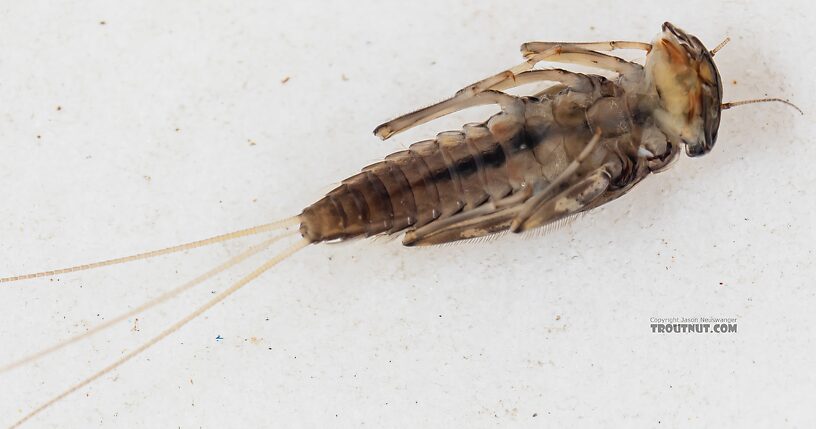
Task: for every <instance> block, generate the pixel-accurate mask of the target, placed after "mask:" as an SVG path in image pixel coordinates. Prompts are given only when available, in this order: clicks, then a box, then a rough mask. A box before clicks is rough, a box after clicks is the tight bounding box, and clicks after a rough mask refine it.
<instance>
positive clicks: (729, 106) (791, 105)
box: [720, 98, 805, 115]
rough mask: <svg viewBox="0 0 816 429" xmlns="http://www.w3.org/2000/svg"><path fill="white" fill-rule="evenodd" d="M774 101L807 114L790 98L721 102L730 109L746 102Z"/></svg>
mask: <svg viewBox="0 0 816 429" xmlns="http://www.w3.org/2000/svg"><path fill="white" fill-rule="evenodd" d="M774 101H775V102H779V103H784V104H787V105H788V106H790V107H793V108H794V109H796V110H798V111H799V113H800V114H802V115H804V114H805V112H803V111H802V109H800V108H799V106H797V105H795V104H793V103H791V102H790V101H788V100H783V99H781V98H757V99H754V100H742V101H731V102H729V103H723V104H721V105H720V108H721V109H722V110H728V109H730V108H732V107H737V106H743V105H746V104H754V103H769V102H774Z"/></svg>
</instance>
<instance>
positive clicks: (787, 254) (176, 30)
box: [0, 0, 816, 428]
mask: <svg viewBox="0 0 816 429" xmlns="http://www.w3.org/2000/svg"><path fill="white" fill-rule="evenodd" d="M548 3H549V2H543V1H502V2H464V1H438V0H437V1H414V2H375V1H357V2H354V5H353V6H350V3H347V6H340V5H339V4H338V5H329V4H328V2H319V1H303V2H264V1H243V2H240V6H239V5H233V6H231V5H225V4H221V3H219V2H211V1H207V2H197V1H180V0H178V1H172V2H167V1H163V2H158V1H147V2H139V3H138V4H136V3H131V4H130V5H125V4H124V3H122V2H113V3H112V2H103V1H82V2H80V1H73V2H61V3H54V2H45V1H42V2H6V3H5V4H4V5H3V6H2V7H0V100H2V102H0V148H2V151H0V184H2V191H1V192H0V195H1V196H0V199H2V204H0V275H10V274H16V273H19V272H28V271H36V270H40V269H45V268H53V267H57V266H64V265H71V264H75V263H82V262H88V261H92V260H98V259H102V258H107V257H112V256H119V255H125V254H129V253H134V252H138V251H143V250H148V249H152V248H156V247H161V246H165V245H170V244H175V243H179V242H182V241H188V240H194V239H198V238H202V237H205V236H209V235H213V234H217V233H221V232H226V231H230V230H234V229H239V228H243V227H247V226H251V225H256V224H260V223H265V222H268V221H270V220H273V219H276V218H280V217H284V216H287V215H291V214H295V213H296V212H297V211H299V210H300V209H301V208H302V207H304V206H305V205H307V204H309V203H310V202H312V201H313V200H315V199H316V198H318V197H319V196H320V195H321V194H322V193H323V192H325V191H326V190H328V189H329V188H330V187H331V186H332V184H333V183H335V182H337V181H339V180H340V179H342V178H343V177H345V176H348V175H350V174H352V173H354V172H355V171H356V170H357V169H358V168H360V167H361V166H363V165H366V164H369V163H371V162H373V161H376V160H378V159H380V158H381V157H382V156H384V155H386V154H387V153H389V152H393V151H395V150H398V149H401V148H404V147H405V146H407V145H408V144H409V143H410V142H412V141H414V140H419V139H421V138H424V137H427V136H432V135H434V134H435V133H436V132H437V131H441V130H444V129H451V128H456V127H458V126H459V125H460V124H461V123H464V122H467V121H471V120H477V119H480V118H483V117H486V116H485V115H487V114H489V113H490V110H489V109H485V110H479V111H475V112H466V113H464V114H460V115H454V116H452V117H450V118H446V119H444V120H440V121H437V122H434V123H431V124H428V125H426V126H423V127H421V128H420V129H417V130H413V131H411V132H409V133H406V134H405V135H401V136H399V137H397V138H395V139H394V140H393V141H387V142H380V141H379V140H377V139H376V138H375V137H374V136H373V135H371V130H372V129H373V128H374V126H376V125H377V124H379V123H380V122H382V121H384V120H386V119H389V118H391V117H393V116H395V115H397V114H400V113H404V112H406V111H408V110H411V109H413V108H415V107H418V106H421V105H426V104H429V103H431V102H434V101H436V100H439V99H441V98H443V97H446V96H448V95H450V94H452V93H453V92H454V91H455V90H457V89H459V88H460V87H462V86H463V85H465V84H467V83H470V82H472V81H475V80H478V79H480V78H482V77H485V76H487V75H489V74H491V73H495V72H497V71H500V70H502V69H503V68H504V67H506V66H509V65H513V64H515V63H517V62H518V60H519V58H520V57H519V54H518V51H517V49H518V46H519V44H520V43H521V42H524V41H528V40H595V39H597V40H602V39H610V38H615V39H637V40H651V38H652V37H653V36H654V35H655V34H656V33H657V32H658V31H659V26H660V24H661V23H662V22H663V21H664V20H671V21H673V22H674V23H676V24H677V25H679V26H681V27H683V28H685V29H686V30H688V31H690V32H691V33H693V34H695V35H697V36H699V37H700V38H701V39H702V40H703V41H704V42H705V43H706V44H707V45H708V46H710V47H711V46H714V45H716V44H717V43H718V42H720V41H721V40H722V39H723V38H724V37H725V36H731V37H732V38H733V41H732V42H731V44H730V45H728V47H726V48H725V49H724V50H723V51H722V52H721V53H720V54H719V55H718V56H717V62H718V64H719V68H720V72H721V74H722V76H723V79H724V82H725V93H726V96H725V98H726V99H727V100H735V99H744V98H750V97H756V96H765V95H770V96H781V97H789V98H791V99H793V100H794V101H796V102H797V103H798V104H799V105H800V106H801V107H802V108H803V109H804V110H805V111H806V113H807V114H806V115H805V116H799V115H798V114H796V112H795V111H793V110H791V109H788V108H786V107H784V106H781V105H762V106H755V107H744V108H740V109H735V110H733V111H728V112H725V113H724V118H723V123H722V126H721V128H720V137H719V141H718V145H717V147H716V148H715V150H714V151H713V152H712V153H711V154H710V155H709V156H706V157H703V158H700V159H694V160H691V159H687V158H684V159H682V160H681V161H680V162H679V163H678V165H676V166H675V168H674V169H672V170H671V171H669V172H667V173H664V174H660V175H658V176H654V177H652V178H650V179H649V180H647V181H646V182H645V183H643V184H642V185H640V186H639V187H638V188H637V189H635V190H634V191H633V192H631V193H630V194H629V195H627V196H626V197H624V198H622V199H620V200H618V201H616V202H614V203H612V204H611V205H609V206H607V207H603V208H601V209H599V210H596V211H595V212H593V213H591V214H590V215H588V216H587V217H585V218H584V219H582V220H580V221H578V222H577V223H574V224H573V225H571V226H569V227H566V228H564V229H562V230H559V231H557V232H554V233H551V234H549V235H547V236H545V237H541V238H531V239H526V240H524V239H519V238H517V237H507V238H503V239H500V240H496V241H493V242H490V243H486V244H476V245H466V246H453V247H441V248H432V249H406V248H403V247H401V246H400V244H399V242H398V241H393V242H382V241H380V242H374V243H370V242H366V241H359V242H355V243H351V244H347V245H332V246H324V247H313V248H309V249H307V250H306V251H304V252H302V253H300V254H298V255H297V256H295V257H294V258H292V259H291V260H289V261H287V262H285V263H284V264H282V265H280V266H279V267H277V268H275V269H274V271H273V272H271V273H268V274H267V275H265V276H263V277H262V278H261V279H259V280H258V281H256V282H254V283H253V284H251V285H250V286H249V287H247V288H246V289H244V290H242V291H241V292H240V293H238V294H237V295H235V296H234V297H231V298H230V299H229V300H228V301H226V302H225V303H223V304H221V305H218V306H217V307H216V308H215V309H213V310H212V311H210V312H209V313H207V314H206V316H205V317H203V318H201V319H199V320H196V321H195V322H193V323H191V324H190V325H188V326H187V327H185V328H183V329H182V330H181V331H180V332H178V333H176V334H175V335H173V336H172V337H171V338H168V339H167V340H165V341H164V342H162V343H160V344H159V345H158V346H156V347H155V348H153V349H151V350H150V351H148V352H146V353H145V354H144V355H142V356H140V357H138V358H137V359H135V360H134V361H132V362H130V363H128V364H127V365H125V366H123V367H122V368H120V369H118V370H116V371H114V372H113V373H111V374H109V375H107V376H105V377H104V378H103V379H101V380H99V381H97V382H95V383H93V384H92V385H90V386H88V387H85V388H82V389H80V390H79V391H78V392H76V393H74V394H72V395H71V396H69V397H68V398H66V399H65V400H64V401H62V402H60V403H58V404H57V405H55V406H54V407H52V408H50V409H48V410H47V411H46V412H44V413H43V414H41V415H39V416H37V417H36V418H35V420H32V421H31V424H30V425H29V426H28V427H86V428H87V427H110V428H112V427H182V428H197V427H205V428H218V427H360V426H365V427H417V426H423V427H439V428H447V427H508V426H510V427H598V426H609V427H622V426H626V427H689V426H711V427H746V426H752V425H756V426H758V427H808V426H810V425H811V424H812V422H813V421H814V418H816V412H815V411H814V408H813V406H812V404H813V402H814V399H816V375H814V372H813V370H812V369H813V368H814V364H816V362H814V357H813V356H814V351H816V347H814V340H813V337H814V334H815V333H814V329H813V326H814V322H816V315H815V314H816V313H815V312H814V305H815V304H816V296H814V293H816V292H815V291H816V284H814V283H815V282H816V280H814V279H816V266H814V263H813V261H814V256H816V255H814V246H816V245H814V243H816V233H815V232H814V217H813V213H814V211H816V192H814V189H816V173H814V170H813V162H814V160H816V146H814V144H813V136H814V135H816V132H814V131H816V127H815V126H814V124H816V122H815V121H814V118H816V116H814V115H816V103H814V100H813V95H812V94H814V93H816V84H814V75H813V71H814V69H816V61H815V60H814V54H813V52H812V43H811V40H813V38H814V37H816V31H814V30H813V20H814V13H813V12H812V7H811V6H809V3H807V2H804V1H800V2H768V1H761V2H746V1H731V2H718V3H712V2H706V1H683V2H672V3H663V4H659V5H658V4H650V5H645V4H638V3H637V2H624V1H619V2H613V3H604V4H603V5H602V6H589V5H579V4H576V3H564V4H558V3H553V4H548ZM236 4H237V3H236ZM102 22H104V24H103V23H102ZM287 77H288V78H289V80H288V82H286V83H282V81H283V80H284V79H285V78H287ZM252 242H254V241H253V240H241V241H239V242H234V243H229V244H224V245H218V246H215V247H214V248H207V249H201V250H196V251H192V252H189V253H187V254H184V255H176V256H170V257H164V258H161V259H157V260H151V261H146V262H141V263H134V264H131V265H126V266H119V267H115V268H109V269H103V270H97V271H90V272H86V273H82V274H75V275H66V276H60V277H58V278H54V279H52V280H48V279H45V280H38V281H28V282H21V283H17V284H10V285H2V287H0V338H2V346H0V363H5V362H8V361H9V360H11V359H14V358H17V357H20V356H22V355H24V354H26V353H29V352H33V351H35V350H37V349H39V348H41V347H43V346H45V345H48V344H52V343H53V342H55V341H56V340H58V339H61V338H64V337H65V336H67V335H70V334H75V333H79V332H82V331H83V330H84V329H86V328H87V327H89V326H92V325H94V324H96V323H98V322H99V321H101V320H105V319H107V318H110V317H113V316H114V315H116V314H118V313H120V312H122V311H124V310H126V309H128V308H131V307H133V306H135V305H137V304H138V303H140V302H142V301H143V300H145V299H147V298H149V297H152V296H155V295H156V294H158V293H159V292H161V291H164V290H167V289H168V288H170V287H172V286H175V285H177V284H179V283H182V282H183V281H185V280H187V279H190V278H192V277H194V276H195V275H196V274H198V273H200V272H203V271H205V270H206V269H208V268H210V267H212V266H214V265H215V264H217V263H218V262H220V261H221V260H223V259H225V258H227V257H228V256H229V255H234V254H236V253H237V252H239V251H240V250H241V249H242V248H243V247H244V246H247V245H248V244H250V243H252ZM259 263H260V259H258V260H253V261H252V262H251V263H249V264H246V265H244V266H242V267H241V269H238V270H234V271H233V272H231V273H230V274H228V275H224V276H221V277H219V278H218V279H216V280H213V281H211V282H209V283H207V284H206V285H205V286H203V287H201V288H200V289H197V290H194V291H192V292H190V293H188V294H186V295H184V296H183V297H181V298H179V299H177V300H175V301H173V302H171V303H169V304H167V305H164V306H162V307H160V308H158V309H156V310H154V311H151V312H148V313H146V314H144V315H142V316H140V317H139V319H138V322H137V321H135V320H131V321H130V322H129V323H124V324H122V325H120V326H116V327H115V328H113V329H111V330H110V331H109V332H106V333H105V334H103V335H100V336H97V337H94V338H92V339H91V340H89V341H85V342H83V343H80V344H77V345H75V346H73V347H71V348H69V349H66V350H64V351H63V352H60V353H57V354H55V355H53V356H51V357H49V358H47V359H44V360H41V361H39V362H38V363H36V364H35V365H31V366H28V367H26V368H23V369H18V370H15V371H13V372H9V373H5V374H0V424H2V425H6V424H10V423H11V422H13V421H14V420H16V419H17V418H19V417H21V416H22V415H24V414H25V413H26V412H28V411H30V410H31V409H32V408H33V407H34V406H35V405H37V404H39V403H41V402H42V401H44V400H45V399H47V398H49V397H50V396H52V395H54V394H55V393H57V392H59V391H61V390H62V389H64V388H66V387H67V386H69V385H70V384H71V383H73V382H76V381H78V380H79V379H81V378H82V377H83V376H85V375H87V374H89V373H90V372H92V371H93V370H95V369H98V368H100V367H102V366H104V365H105V364H107V363H108V362H110V361H112V360H113V359H115V358H116V357H118V356H120V355H121V354H122V353H123V352H124V351H125V350H128V349H132V348H133V347H135V345H136V344H138V343H140V342H141V341H144V340H146V339H147V338H149V337H150V336H151V335H152V334H155V333H156V332H158V330H160V329H161V328H162V327H164V326H166V325H168V324H169V323H171V322H172V321H174V320H176V319H178V318H179V317H181V316H182V315H183V314H185V313H186V312H188V311H189V310H190V309H192V308H193V307H194V306H195V305H197V304H200V303H202V302H203V301H205V300H206V299H208V298H209V297H210V296H212V292H213V291H218V290H223V289H224V288H226V287H227V286H228V285H229V284H230V282H231V281H233V280H234V279H236V278H237V277H238V276H239V275H240V274H241V273H243V272H246V271H248V270H249V269H250V268H251V265H253V264H259ZM655 316H659V317H668V316H719V317H737V318H738V324H739V328H738V329H739V330H738V332H737V333H736V334H729V335H701V334H697V335H688V334H687V335H657V334H653V333H651V330H650V327H649V318H650V317H655ZM218 336H220V337H221V338H223V339H222V340H216V338H217V337H218Z"/></svg>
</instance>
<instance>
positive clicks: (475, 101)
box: [374, 91, 519, 140]
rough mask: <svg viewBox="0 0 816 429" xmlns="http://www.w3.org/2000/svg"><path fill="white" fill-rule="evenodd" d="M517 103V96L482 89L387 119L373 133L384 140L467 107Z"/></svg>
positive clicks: (503, 107) (509, 106) (508, 107)
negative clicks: (475, 92)
mask: <svg viewBox="0 0 816 429" xmlns="http://www.w3.org/2000/svg"><path fill="white" fill-rule="evenodd" d="M517 103H519V98H518V97H514V96H512V95H508V94H505V93H503V92H498V91H482V92H479V93H477V94H473V95H471V94H465V95H456V96H454V97H453V98H449V99H447V100H445V101H442V102H439V103H436V104H434V105H431V106H428V107H426V108H424V109H419V110H417V111H415V112H412V113H409V114H407V115H402V116H400V117H398V118H396V119H393V120H391V121H388V122H386V123H384V124H382V125H380V126H378V127H377V128H376V129H374V134H376V135H377V136H378V137H379V138H381V139H383V140H385V139H387V138H389V137H391V136H393V135H394V134H396V133H399V132H402V131H405V130H407V129H409V128H413V127H415V126H417V125H420V124H424V123H425V122H428V121H431V120H434V119H436V118H441V117H442V116H445V115H448V114H451V113H453V112H458V111H460V110H463V109H467V108H468V107H475V106H484V105H487V104H498V105H499V106H501V108H502V110H512V106H513V105H514V104H517Z"/></svg>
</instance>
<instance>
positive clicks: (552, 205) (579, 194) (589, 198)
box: [513, 167, 611, 231]
mask: <svg viewBox="0 0 816 429" xmlns="http://www.w3.org/2000/svg"><path fill="white" fill-rule="evenodd" d="M610 181H611V178H610V177H609V173H608V172H607V171H606V169H605V168H603V167H602V168H599V169H598V170H596V171H595V172H594V173H592V174H590V175H589V176H587V177H586V178H584V179H582V180H580V181H579V182H577V183H576V184H574V185H572V186H570V187H569V188H567V189H566V190H565V191H564V192H561V193H560V194H558V195H556V196H555V197H553V198H550V199H549V200H547V201H545V202H544V203H543V204H542V205H540V206H538V207H537V209H536V210H535V211H534V212H533V213H532V214H531V215H530V216H529V217H527V218H525V219H524V221H523V222H522V223H521V225H520V226H519V228H518V229H517V230H516V231H526V230H530V229H533V228H536V227H539V226H544V225H547V224H549V223H551V222H554V221H557V220H559V219H563V218H565V217H567V216H570V215H572V214H575V213H579V212H582V211H584V210H586V209H587V208H588V207H589V206H591V205H592V203H593V201H594V200H595V199H597V198H598V197H600V196H601V195H602V194H603V193H604V192H606V190H607V188H608V187H609V183H610ZM515 222H516V220H513V223H514V224H515Z"/></svg>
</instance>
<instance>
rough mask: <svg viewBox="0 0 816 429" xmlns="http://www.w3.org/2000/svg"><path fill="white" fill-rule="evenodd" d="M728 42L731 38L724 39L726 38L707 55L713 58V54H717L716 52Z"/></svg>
mask: <svg viewBox="0 0 816 429" xmlns="http://www.w3.org/2000/svg"><path fill="white" fill-rule="evenodd" d="M730 41H731V38H730V37H726V38H725V40H723V41H722V42H720V44H719V45H717V46H716V47H715V48H714V49H712V50H710V51H708V53H709V54H711V56H712V57H713V56H714V55H715V54H716V53H717V52H718V51H719V50H720V49H722V48H723V47H724V46H725V45H727V44H728V42H730Z"/></svg>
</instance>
